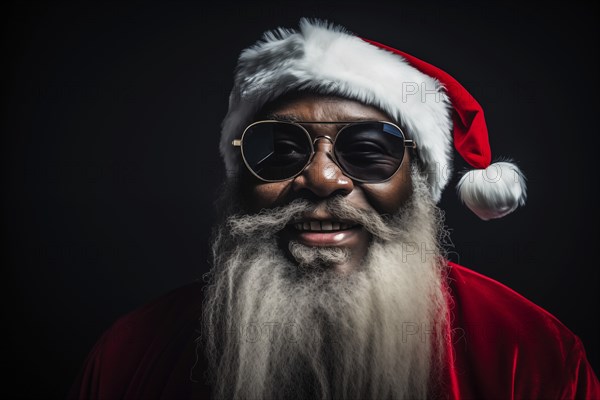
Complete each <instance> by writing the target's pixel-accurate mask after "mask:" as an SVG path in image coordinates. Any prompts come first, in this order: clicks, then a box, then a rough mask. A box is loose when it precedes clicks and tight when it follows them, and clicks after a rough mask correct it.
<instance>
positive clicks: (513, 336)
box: [448, 262, 598, 398]
mask: <svg viewBox="0 0 600 400" xmlns="http://www.w3.org/2000/svg"><path fill="white" fill-rule="evenodd" d="M448 290H449V295H450V315H451V327H452V341H453V348H454V352H455V357H456V363H457V368H458V371H459V374H460V373H463V374H465V375H469V376H471V378H476V380H477V381H478V382H480V383H482V384H483V387H487V388H488V389H489V390H490V392H496V393H502V391H503V390H505V389H506V388H512V390H513V392H512V393H513V395H517V397H532V398H546V397H552V398H563V397H567V398H572V397H577V396H579V394H578V393H580V392H581V389H580V388H579V387H578V386H579V385H581V384H582V383H583V382H584V381H585V382H588V383H590V384H591V387H592V389H591V390H598V381H597V380H596V379H595V377H594V375H593V372H592V370H591V367H589V364H588V362H587V360H586V356H585V351H584V348H583V345H582V343H581V341H580V340H579V338H578V337H577V336H576V335H575V334H574V333H573V332H571V331H570V330H569V329H568V328H567V327H566V326H565V325H564V324H562V323H561V322H560V321H559V320H558V319H557V318H556V317H555V316H553V315H552V314H550V313H549V312H548V311H546V310H544V309H543V308H541V307H539V306H538V305H536V304H534V303H533V302H531V301H529V300H527V299H526V298H525V297H523V296H522V295H520V294H519V293H517V292H515V291H514V290H512V289H510V288H508V287H507V286H505V285H503V284H501V283H499V282H497V281H495V280H493V279H491V278H489V277H486V276H484V275H482V274H479V273H477V272H475V271H472V270H470V269H468V268H465V267H463V266H460V265H458V264H455V263H452V262H449V269H448ZM583 371H586V372H585V373H587V374H588V375H589V377H587V378H585V379H582V377H581V376H580V375H581V374H582V372H583ZM575 394H577V396H575ZM506 395H509V393H506Z"/></svg>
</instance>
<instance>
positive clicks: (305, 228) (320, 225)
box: [291, 220, 359, 232]
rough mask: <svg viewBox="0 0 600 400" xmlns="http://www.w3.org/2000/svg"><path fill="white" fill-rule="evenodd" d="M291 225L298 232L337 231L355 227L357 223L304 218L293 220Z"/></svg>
mask: <svg viewBox="0 0 600 400" xmlns="http://www.w3.org/2000/svg"><path fill="white" fill-rule="evenodd" d="M291 226H292V227H293V228H294V229H295V230H296V231H299V232H337V231H344V230H347V229H352V228H356V227H358V226H359V225H358V224H356V223H348V222H340V221H320V220H306V221H298V222H294V223H292V224H291Z"/></svg>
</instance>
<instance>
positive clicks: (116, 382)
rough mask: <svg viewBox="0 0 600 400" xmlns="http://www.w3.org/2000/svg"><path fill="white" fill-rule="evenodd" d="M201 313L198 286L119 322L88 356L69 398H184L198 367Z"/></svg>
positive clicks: (185, 288)
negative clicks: (197, 346) (166, 396)
mask: <svg viewBox="0 0 600 400" xmlns="http://www.w3.org/2000/svg"><path fill="white" fill-rule="evenodd" d="M201 311H202V284H201V283H200V282H196V283H192V284H188V285H186V286H183V287H181V288H178V289H175V290H172V291H170V292H168V293H166V294H164V295H162V296H160V297H158V298H157V299H155V300H153V301H151V302H149V303H147V304H146V305H144V306H142V307H140V308H138V309H136V310H134V311H132V312H130V313H128V314H127V315H125V316H123V317H121V318H119V319H118V320H117V321H116V322H115V323H114V324H113V325H112V326H111V327H110V328H109V329H108V330H107V331H106V332H104V334H103V335H102V336H101V338H100V339H99V340H98V342H97V343H96V345H95V346H94V348H93V349H92V351H91V352H90V354H89V355H88V357H87V359H86V361H85V364H84V366H83V369H82V370H81V372H80V376H79V377H78V379H77V381H76V382H75V384H74V386H73V388H72V390H71V393H70V398H154V397H156V394H158V393H162V394H163V395H164V394H165V393H169V395H170V396H175V397H177V398H180V397H185V396H186V393H187V391H188V390H189V389H190V383H191V382H192V379H191V375H192V373H193V368H194V366H195V365H196V364H197V363H198V361H199V360H198V358H199V355H198V353H197V349H196V344H197V339H198V338H199V337H200V330H199V326H200V325H199V320H200V318H201ZM177 372H178V373H177ZM171 390H175V391H176V392H172V391H171ZM165 391H167V392H165ZM181 391H184V392H185V393H183V392H181ZM152 393H154V395H153V394H152Z"/></svg>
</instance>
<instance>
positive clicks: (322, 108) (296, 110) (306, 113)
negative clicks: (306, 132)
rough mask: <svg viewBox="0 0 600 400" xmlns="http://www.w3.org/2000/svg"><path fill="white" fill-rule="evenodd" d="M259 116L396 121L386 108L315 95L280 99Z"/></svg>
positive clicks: (289, 118)
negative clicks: (384, 109) (382, 109)
mask: <svg viewBox="0 0 600 400" xmlns="http://www.w3.org/2000/svg"><path fill="white" fill-rule="evenodd" d="M257 119H283V120H290V121H363V120H370V121H373V120H377V121H392V119H391V118H390V117H389V116H388V115H387V114H386V113H384V112H383V111H381V110H379V109H378V108H375V107H373V106H370V105H366V104H363V103H360V102H358V101H355V100H350V99H346V98H342V97H334V96H321V95H314V94H302V95H293V96H288V97H283V98H280V99H278V100H276V101H274V102H272V103H270V104H269V105H268V106H266V107H265V108H264V109H263V110H262V112H261V113H259V118H257Z"/></svg>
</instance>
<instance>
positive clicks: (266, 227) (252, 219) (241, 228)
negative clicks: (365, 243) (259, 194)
mask: <svg viewBox="0 0 600 400" xmlns="http://www.w3.org/2000/svg"><path fill="white" fill-rule="evenodd" d="M319 207H324V208H325V209H326V210H327V212H328V214H329V215H330V217H331V218H332V219H336V220H343V221H348V222H351V223H353V224H358V225H362V226H363V227H364V228H365V229H366V230H367V231H368V232H369V233H371V234H372V235H373V236H375V237H377V238H379V239H382V240H384V241H388V240H393V239H394V238H397V237H398V236H399V235H400V234H401V232H398V230H397V229H395V228H392V226H394V224H391V223H390V221H389V220H386V218H385V217H383V216H381V215H380V214H379V213H377V211H375V210H373V209H360V208H357V207H355V206H353V205H352V204H350V203H349V202H348V200H347V199H346V198H345V197H343V196H337V197H333V198H331V199H326V200H323V201H322V202H320V203H312V202H310V201H308V200H305V199H296V200H294V201H292V202H291V203H289V204H287V205H284V206H280V207H276V208H271V209H263V210H261V211H260V212H259V213H257V214H248V215H232V216H230V217H229V218H228V219H227V225H228V226H229V228H230V234H231V235H232V236H233V237H236V238H238V239H250V238H253V237H260V238H267V237H270V236H272V235H274V234H276V233H277V232H279V231H281V230H282V229H284V228H285V227H286V225H288V224H291V223H293V222H294V221H297V220H299V219H301V218H302V216H303V215H305V214H309V213H312V212H314V211H315V210H316V209H317V208H319ZM398 214H401V212H400V213H398ZM399 217H400V215H394V216H391V217H387V219H390V218H391V219H396V218H399Z"/></svg>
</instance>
